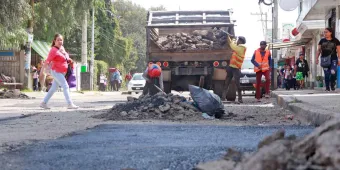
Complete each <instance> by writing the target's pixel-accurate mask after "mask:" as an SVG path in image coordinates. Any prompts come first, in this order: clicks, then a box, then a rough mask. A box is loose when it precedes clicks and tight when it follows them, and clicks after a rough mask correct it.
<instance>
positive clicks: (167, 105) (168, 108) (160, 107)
mask: <svg viewBox="0 0 340 170" xmlns="http://www.w3.org/2000/svg"><path fill="white" fill-rule="evenodd" d="M158 108H159V110H160V111H161V112H163V113H165V112H167V111H169V110H170V105H169V104H166V105H162V106H159V107H158Z"/></svg>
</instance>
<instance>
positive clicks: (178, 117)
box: [174, 114, 184, 120]
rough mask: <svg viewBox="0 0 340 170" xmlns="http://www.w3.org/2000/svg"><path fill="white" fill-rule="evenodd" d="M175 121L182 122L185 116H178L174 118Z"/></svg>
mask: <svg viewBox="0 0 340 170" xmlns="http://www.w3.org/2000/svg"><path fill="white" fill-rule="evenodd" d="M174 119H175V120H182V119H184V115H183V114H179V115H176V116H175V117H174Z"/></svg>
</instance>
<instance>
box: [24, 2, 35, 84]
mask: <svg viewBox="0 0 340 170" xmlns="http://www.w3.org/2000/svg"><path fill="white" fill-rule="evenodd" d="M30 5H31V8H32V9H31V10H32V13H31V15H32V18H31V19H30V20H28V23H27V34H28V36H27V39H28V41H27V43H26V48H25V75H24V87H26V88H28V89H30V87H31V86H30V85H31V81H30V80H31V79H30V77H31V44H32V41H33V23H34V20H33V17H34V0H30Z"/></svg>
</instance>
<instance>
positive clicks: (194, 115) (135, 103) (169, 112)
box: [95, 93, 203, 120]
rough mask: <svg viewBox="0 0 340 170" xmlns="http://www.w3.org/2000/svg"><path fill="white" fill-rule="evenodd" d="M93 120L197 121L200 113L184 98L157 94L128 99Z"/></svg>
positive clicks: (200, 117)
mask: <svg viewBox="0 0 340 170" xmlns="http://www.w3.org/2000/svg"><path fill="white" fill-rule="evenodd" d="M95 118H101V119H107V120H134V119H138V120H142V119H165V120H199V119H203V118H202V112H200V111H199V110H198V109H197V108H196V107H195V106H193V105H192V103H191V102H189V101H188V100H187V99H186V98H185V97H183V96H179V95H173V94H164V93H157V94H156V95H154V96H150V95H145V96H143V95H142V96H140V97H139V98H134V97H128V102H126V103H120V104H116V105H115V106H113V108H112V109H110V110H109V111H108V112H107V113H104V114H101V115H97V116H95Z"/></svg>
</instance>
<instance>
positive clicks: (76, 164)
mask: <svg viewBox="0 0 340 170" xmlns="http://www.w3.org/2000/svg"><path fill="white" fill-rule="evenodd" d="M280 128H284V129H285V130H286V132H287V134H288V135H290V134H295V135H297V136H304V135H306V134H308V133H310V132H311V131H312V129H313V128H312V127H307V126H285V127H283V126H269V127H268V126H267V127H261V126H257V127H254V126H239V127H238V126H209V125H136V124H125V125H119V124H111V125H100V126H97V127H96V128H93V129H89V130H86V131H82V132H80V133H76V134H72V135H70V136H66V137H63V138H59V139H56V140H47V141H42V142H37V143H35V144H31V145H27V146H26V147H24V148H21V149H19V150H16V151H11V152H7V153H3V154H1V155H0V167H1V169H2V170H18V169H19V170H46V169H49V170H54V169H56V170H61V169H62V170H78V169H79V170H95V169H100V170H102V169H103V170H104V169H105V170H106V169H110V170H116V169H117V170H119V169H123V168H135V169H139V170H144V169H145V170H165V169H166V170H172V169H176V170H189V169H192V168H193V167H194V166H195V165H196V164H198V163H199V162H201V161H208V160H215V159H218V158H221V156H222V155H223V154H224V153H225V150H226V149H227V148H228V147H233V148H237V149H239V150H241V151H246V152H248V151H254V150H256V146H257V144H258V142H259V141H260V140H261V139H262V138H263V137H264V136H266V135H269V134H271V133H273V132H274V131H275V130H278V129H280Z"/></svg>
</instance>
